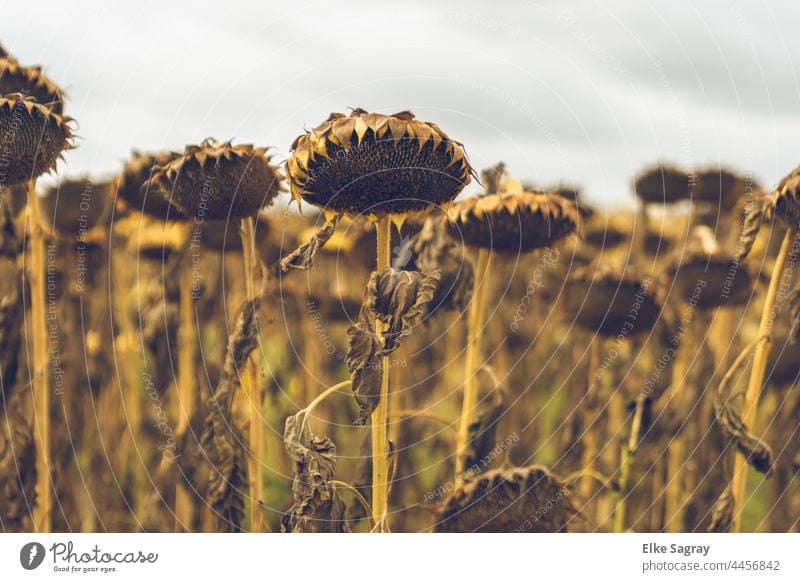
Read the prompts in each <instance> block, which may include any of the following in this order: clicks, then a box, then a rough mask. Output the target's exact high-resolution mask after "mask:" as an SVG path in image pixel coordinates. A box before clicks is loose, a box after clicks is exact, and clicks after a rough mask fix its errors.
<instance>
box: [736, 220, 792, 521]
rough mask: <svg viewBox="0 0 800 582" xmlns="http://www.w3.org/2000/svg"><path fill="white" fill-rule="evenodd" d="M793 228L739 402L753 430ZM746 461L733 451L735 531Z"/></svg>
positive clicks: (785, 242) (785, 241) (772, 284)
mask: <svg viewBox="0 0 800 582" xmlns="http://www.w3.org/2000/svg"><path fill="white" fill-rule="evenodd" d="M793 238H794V237H793V231H792V229H791V228H789V229H787V230H786V234H785V235H784V237H783V243H781V250H780V251H779V252H778V256H777V258H776V259H775V265H774V267H773V268H772V276H771V277H770V280H769V288H768V289H767V296H766V297H765V298H764V307H763V309H762V310H761V324H760V325H759V328H758V338H757V342H758V343H757V344H756V347H755V354H754V356H753V367H752V368H751V370H750V382H749V383H748V385H747V392H746V393H745V395H744V402H743V404H742V420H743V421H744V424H745V426H747V427H748V428H749V429H751V430H752V429H753V426H754V425H755V422H756V418H757V412H758V399H759V395H760V394H761V387H762V385H763V384H764V373H765V372H766V369H767V357H768V356H769V351H770V348H771V347H772V339H771V337H770V333H771V332H772V324H773V322H774V320H775V315H776V313H775V303H776V301H777V297H778V290H779V289H780V285H781V280H782V279H783V276H784V271H785V270H786V262H787V258H788V256H789V251H790V249H791V248H792V239H793ZM747 468H748V466H747V461H746V459H745V458H744V456H743V455H740V454H737V455H736V457H735V459H734V465H733V485H732V491H733V523H732V524H731V530H730V531H732V532H738V531H739V530H740V529H741V526H742V516H741V513H742V508H743V507H744V496H745V491H746V489H747Z"/></svg>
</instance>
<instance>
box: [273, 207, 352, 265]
mask: <svg viewBox="0 0 800 582" xmlns="http://www.w3.org/2000/svg"><path fill="white" fill-rule="evenodd" d="M341 219H342V215H341V214H337V215H336V216H334V217H333V218H331V219H330V220H329V221H327V222H326V223H325V224H324V225H323V226H322V228H321V229H319V230H318V231H317V232H316V233H315V234H314V236H312V237H311V238H310V239H309V240H308V242H305V243H303V244H301V245H300V246H299V247H297V248H296V249H295V250H294V251H292V253H291V254H289V255H287V256H286V257H284V258H283V259H282V260H281V271H283V272H284V273H286V272H288V271H289V270H290V269H294V270H297V271H307V270H308V269H310V268H311V267H313V266H314V257H315V256H316V254H317V252H318V251H319V250H320V249H321V248H322V247H324V246H325V243H327V242H328V240H330V238H331V237H332V236H333V233H334V231H335V230H336V225H338V224H339V221H340V220H341Z"/></svg>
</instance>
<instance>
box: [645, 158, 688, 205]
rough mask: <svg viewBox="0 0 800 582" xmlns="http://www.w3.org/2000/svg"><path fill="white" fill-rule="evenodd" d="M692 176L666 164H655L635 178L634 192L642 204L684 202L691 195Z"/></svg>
mask: <svg viewBox="0 0 800 582" xmlns="http://www.w3.org/2000/svg"><path fill="white" fill-rule="evenodd" d="M692 188H693V183H692V176H691V175H689V173H688V172H685V171H684V170H682V169H680V168H677V167H675V166H670V165H666V164H656V165H655V166H653V167H651V168H647V169H646V170H644V171H643V172H642V173H641V174H639V175H638V176H637V177H636V180H635V181H634V190H635V191H636V196H638V197H639V199H640V200H642V202H646V203H654V204H659V203H660V204H672V203H674V202H679V201H681V200H686V199H688V198H690V197H691V194H692Z"/></svg>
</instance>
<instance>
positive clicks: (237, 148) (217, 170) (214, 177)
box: [148, 139, 283, 220]
mask: <svg viewBox="0 0 800 582" xmlns="http://www.w3.org/2000/svg"><path fill="white" fill-rule="evenodd" d="M270 159H271V156H268V155H267V150H266V149H265V148H257V147H253V146H252V145H249V144H240V145H232V144H231V143H230V142H218V141H216V140H213V139H207V140H205V141H204V142H203V143H202V144H200V145H199V146H188V147H187V148H186V150H185V152H184V153H183V155H181V156H179V157H177V158H176V159H174V160H172V161H171V162H169V163H168V164H166V165H165V166H160V167H157V168H156V169H155V170H154V172H153V176H152V177H151V178H150V180H149V181H148V183H149V184H151V185H154V186H156V187H157V188H158V191H159V192H160V193H161V195H162V196H164V198H165V199H166V200H170V201H171V202H172V203H173V204H175V205H176V206H178V208H180V209H181V210H183V211H184V212H185V213H186V214H187V215H190V216H194V217H199V218H204V219H208V220H233V219H239V218H247V217H251V216H256V215H257V214H258V212H259V210H261V209H262V208H263V207H265V206H268V205H269V204H271V203H272V201H273V200H274V199H275V197H276V196H277V195H278V193H279V192H280V190H281V184H282V181H283V176H282V175H281V174H280V172H279V171H278V169H277V168H276V167H275V166H273V165H272V164H271V163H270Z"/></svg>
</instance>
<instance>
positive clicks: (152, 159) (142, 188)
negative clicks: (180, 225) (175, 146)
mask: <svg viewBox="0 0 800 582" xmlns="http://www.w3.org/2000/svg"><path fill="white" fill-rule="evenodd" d="M179 156H180V154H178V153H175V152H169V151H163V152H158V153H142V152H138V151H135V150H134V151H133V152H132V153H131V157H130V158H129V159H128V161H127V162H125V166H124V167H123V168H122V171H121V172H120V174H119V176H117V180H116V182H117V195H118V196H119V197H120V198H122V200H123V201H124V202H125V204H126V206H127V207H128V208H130V209H131V210H136V211H138V212H141V213H143V214H146V215H148V216H152V217H153V218H156V219H158V220H183V219H184V213H183V211H182V210H180V209H178V208H177V207H176V206H175V205H174V204H170V202H169V200H168V199H165V198H164V196H162V195H161V193H160V192H159V191H157V190H156V189H154V188H149V187H148V186H147V182H148V180H150V178H151V176H152V175H153V173H154V172H155V170H156V168H159V167H162V166H166V165H167V164H169V163H170V162H171V161H173V160H175V159H176V158H178V157H179Z"/></svg>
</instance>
